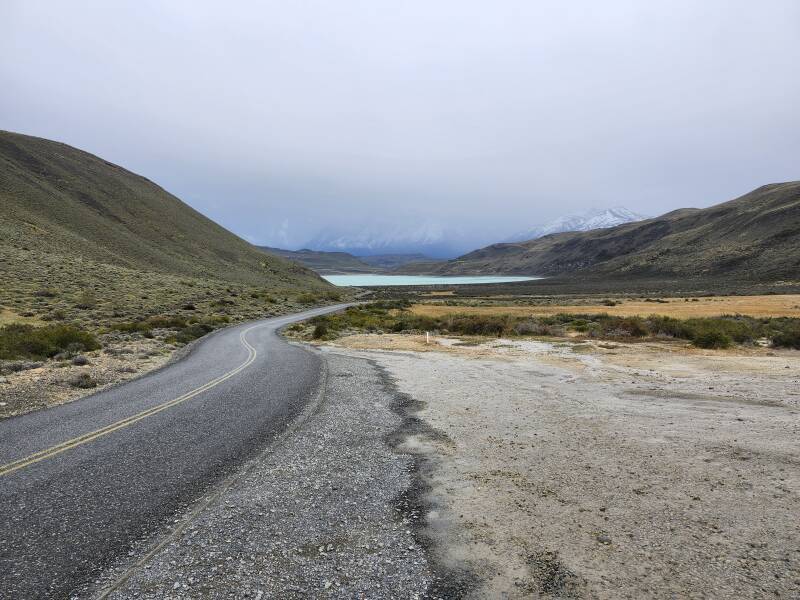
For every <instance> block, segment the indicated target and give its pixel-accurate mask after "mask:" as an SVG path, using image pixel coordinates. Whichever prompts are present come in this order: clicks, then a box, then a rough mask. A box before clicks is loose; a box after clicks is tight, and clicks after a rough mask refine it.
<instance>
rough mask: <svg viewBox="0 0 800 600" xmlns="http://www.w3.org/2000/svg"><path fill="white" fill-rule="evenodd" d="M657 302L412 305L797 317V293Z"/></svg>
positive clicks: (443, 309)
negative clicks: (610, 304) (613, 304)
mask: <svg viewBox="0 0 800 600" xmlns="http://www.w3.org/2000/svg"><path fill="white" fill-rule="evenodd" d="M660 300H661V302H647V301H645V300H623V301H621V303H620V304H617V305H616V306H605V305H604V304H592V303H586V302H585V303H582V304H581V303H576V304H541V305H533V306H519V305H511V306H447V305H445V304H418V305H415V306H413V307H412V309H411V310H412V311H413V312H414V313H416V314H420V315H427V316H431V317H441V316H445V315H449V314H455V313H460V314H483V315H497V314H511V315H516V316H525V315H531V316H533V315H555V314H558V313H579V314H597V313H607V314H609V315H616V316H620V317H629V316H636V315H639V316H648V315H663V316H668V317H676V318H680V319H687V318H691V317H717V316H720V315H734V314H741V315H749V316H753V317H800V295H797V294H783V295H769V296H713V297H704V298H696V299H689V301H687V300H686V299H685V298H660Z"/></svg>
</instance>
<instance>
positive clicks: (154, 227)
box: [0, 132, 324, 287]
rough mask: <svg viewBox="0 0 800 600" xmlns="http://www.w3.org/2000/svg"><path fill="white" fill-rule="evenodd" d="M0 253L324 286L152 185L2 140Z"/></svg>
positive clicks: (94, 163) (59, 147) (48, 149)
mask: <svg viewBox="0 0 800 600" xmlns="http://www.w3.org/2000/svg"><path fill="white" fill-rule="evenodd" d="M0 202H2V206H3V220H2V221H1V222H0V238H2V244H3V248H7V247H8V246H12V247H23V246H24V247H27V248H29V249H31V250H40V251H44V252H47V253H52V254H61V255H66V256H80V257H83V258H85V259H87V260H92V261H97V262H102V263H106V264H113V265H118V266H121V267H127V268H133V269H142V270H144V271H156V272H160V273H170V274H181V275H191V276H197V277H204V278H216V279H221V280H226V281H236V282H240V283H246V284H251V285H270V286H279V287H295V286H311V287H321V286H323V285H324V283H322V282H321V281H320V280H319V278H318V277H316V275H314V274H313V273H311V272H310V271H308V270H307V269H304V268H302V267H299V266H297V265H296V264H293V263H289V262H287V261H284V260H281V259H279V258H273V257H269V256H264V254H263V253H261V252H259V251H258V250H257V249H256V248H255V247H253V246H251V245H250V244H248V243H247V242H245V241H244V240H242V239H241V238H239V237H237V236H235V235H234V234H232V233H231V232H229V231H227V230H226V229H224V228H223V227H221V226H219V225H217V224H216V223H214V222H213V221H211V220H210V219H208V218H206V217H204V216H203V215H201V214H200V213H198V212H197V211H195V210H193V209H192V208H190V207H189V206H187V205H186V204H184V203H183V202H181V201H180V200H179V199H178V198H176V197H175V196H173V195H171V194H169V193H168V192H166V191H164V190H163V189H161V188H160V187H159V186H157V185H156V184H154V183H153V182H151V181H149V180H148V179H146V178H144V177H142V176H140V175H136V174H135V173H131V172H130V171H127V170H125V169H123V168H121V167H119V166H117V165H114V164H111V163H109V162H107V161H105V160H103V159H101V158H98V157H97V156H93V155H92V154H89V153H87V152H83V151H81V150H78V149H76V148H72V147H70V146H67V145H66V144H60V143H58V142H52V141H49V140H44V139H41V138H35V137H30V136H25V135H20V134H15V133H9V132H0Z"/></svg>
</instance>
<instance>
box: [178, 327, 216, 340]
mask: <svg viewBox="0 0 800 600" xmlns="http://www.w3.org/2000/svg"><path fill="white" fill-rule="evenodd" d="M213 330H214V328H213V327H212V326H211V325H208V324H206V323H195V324H193V325H188V326H187V327H184V328H183V329H181V330H180V331H178V333H176V334H175V339H176V340H177V341H179V342H180V343H181V344H188V343H189V342H191V341H192V340H196V339H197V338H201V337H203V336H204V335H205V334H207V333H209V332H210V331H213Z"/></svg>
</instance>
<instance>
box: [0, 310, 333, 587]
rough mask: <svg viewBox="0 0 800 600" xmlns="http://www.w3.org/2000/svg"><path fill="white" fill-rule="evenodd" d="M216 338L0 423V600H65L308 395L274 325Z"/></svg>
mask: <svg viewBox="0 0 800 600" xmlns="http://www.w3.org/2000/svg"><path fill="white" fill-rule="evenodd" d="M344 306H345V305H339V306H334V307H326V308H321V309H316V310H311V311H307V312H304V313H299V314H295V315H290V316H284V317H277V318H272V319H265V320H263V321H258V322H255V323H252V322H251V323H246V324H243V325H238V326H236V327H230V328H227V329H223V330H220V331H217V332H215V333H213V334H211V335H209V336H207V337H206V338H204V339H202V340H200V341H199V342H198V343H197V344H196V346H195V347H194V349H193V350H192V351H191V352H190V353H189V355H188V356H186V357H184V358H183V359H182V360H180V361H178V362H176V363H173V364H171V365H169V366H167V367H166V368H164V369H161V370H159V371H155V372H153V373H151V374H149V375H145V376H144V377H141V378H139V379H136V380H134V381H131V382H130V383H127V384H125V385H123V386H119V387H116V388H111V389H109V390H105V391H102V392H100V393H97V394H94V395H92V396H88V397H86V398H83V399H81V400H77V401H75V402H72V403H69V404H64V405H62V406H57V407H54V408H51V409H47V410H41V411H39V412H34V413H30V414H27V415H22V416H19V417H13V418H10V419H7V420H5V421H0V598H3V599H5V598H9V599H11V598H15V599H16V598H20V599H21V598H68V597H69V596H70V595H71V593H73V592H74V591H76V590H78V589H80V588H81V587H82V586H83V585H84V584H86V583H87V582H89V581H92V580H93V579H94V578H95V577H96V576H97V575H98V574H99V573H100V572H101V571H102V570H103V567H104V566H105V565H107V564H109V563H110V562H111V561H113V560H114V559H115V558H117V557H119V556H121V555H124V554H126V553H127V552H129V550H130V548H131V544H132V542H134V541H135V540H137V539H141V538H143V537H144V536H146V535H148V534H149V533H151V532H153V531H155V530H156V529H157V528H158V527H160V526H163V525H164V524H165V523H166V522H167V521H168V520H169V519H170V517H172V516H173V515H174V514H175V512H176V511H178V510H180V509H181V507H183V506H185V505H186V504H187V503H189V502H191V501H192V500H194V499H196V498H198V497H199V496H201V495H202V494H203V492H204V491H206V490H207V489H209V488H210V487H211V486H213V485H214V483H216V482H219V481H220V480H221V479H222V478H224V477H225V476H226V475H228V474H230V473H231V472H232V471H233V470H234V469H235V468H236V466H237V465H239V464H241V463H242V462H243V461H245V460H247V459H248V458H249V457H251V456H253V455H254V454H255V453H257V452H258V451H259V450H261V449H263V448H264V447H265V445H266V444H268V443H269V441H270V440H271V439H273V438H274V436H275V435H277V434H279V433H280V432H281V431H282V430H283V429H284V428H285V427H286V425H287V424H288V423H290V422H291V420H292V419H293V418H294V417H295V416H297V415H298V414H299V413H300V412H301V411H302V409H303V407H304V406H305V404H306V403H307V401H308V400H309V399H310V398H311V397H313V396H314V394H316V393H317V390H318V388H319V385H320V375H321V373H322V364H321V360H322V359H321V358H320V357H319V356H318V355H317V354H314V353H312V352H309V351H307V350H304V349H303V348H300V347H297V346H293V345H290V344H287V343H286V342H285V341H283V340H282V339H281V338H280V337H279V336H278V335H277V333H276V331H277V330H278V329H279V328H280V327H283V326H284V325H287V324H288V323H291V322H294V321H298V320H302V319H306V318H308V317H310V316H313V315H318V314H322V313H326V312H332V311H335V310H340V309H341V308H343V307H344Z"/></svg>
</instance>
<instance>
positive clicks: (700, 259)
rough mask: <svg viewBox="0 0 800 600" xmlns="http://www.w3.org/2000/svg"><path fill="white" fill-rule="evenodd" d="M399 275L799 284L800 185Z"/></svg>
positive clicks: (484, 251)
mask: <svg viewBox="0 0 800 600" xmlns="http://www.w3.org/2000/svg"><path fill="white" fill-rule="evenodd" d="M402 271H403V272H405V273H422V272H425V273H433V274H438V275H458V274H465V273H469V274H505V275H539V276H565V277H572V278H578V277H614V278H647V277H685V278H696V277H736V278H740V279H744V280H752V281H759V280H764V281H767V280H769V281H777V280H781V279H785V278H788V279H798V280H800V182H798V181H793V182H784V183H776V184H768V185H765V186H761V187H759V188H757V189H755V190H753V191H751V192H749V193H747V194H745V195H743V196H740V197H739V198H735V199H733V200H729V201H727V202H723V203H721V204H717V205H714V206H711V207H709V208H704V209H697V208H685V209H677V210H674V211H671V212H669V213H666V214H664V215H661V216H660V217H654V218H651V219H646V220H644V221H639V222H634V223H627V224H623V225H618V226H616V227H611V228H608V229H597V230H592V231H588V232H567V233H555V234H550V235H546V236H543V237H541V238H538V239H534V240H528V241H525V242H519V243H499V244H492V245H490V246H486V247H484V248H480V249H478V250H475V251H473V252H470V253H467V254H465V255H463V256H460V257H458V258H456V259H453V260H450V261H446V262H443V263H438V264H437V265H435V266H434V265H407V266H406V267H404V268H403V269H402Z"/></svg>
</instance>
